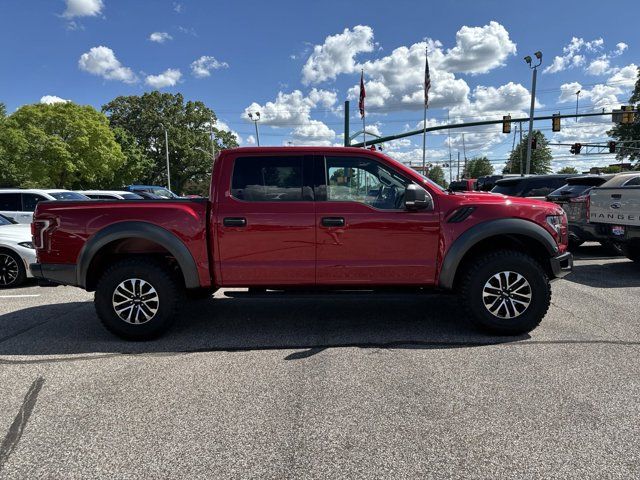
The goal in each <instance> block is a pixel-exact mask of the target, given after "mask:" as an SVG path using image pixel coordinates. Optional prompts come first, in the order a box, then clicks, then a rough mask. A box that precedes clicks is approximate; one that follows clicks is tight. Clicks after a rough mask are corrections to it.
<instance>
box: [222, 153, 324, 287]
mask: <svg viewBox="0 0 640 480" xmlns="http://www.w3.org/2000/svg"><path fill="white" fill-rule="evenodd" d="M239 155H240V156H238V157H225V158H224V160H223V161H224V162H225V163H224V164H223V166H222V171H221V177H220V180H219V186H220V188H219V189H218V194H217V198H218V205H217V212H216V216H215V235H216V238H217V245H218V252H217V258H218V261H219V271H220V277H221V278H220V279H219V281H220V284H221V285H222V286H226V287H232V286H287V285H313V284H315V260H316V246H315V236H316V232H315V207H314V201H313V187H312V180H313V175H312V169H313V157H311V156H307V157H305V156H304V155H300V154H272V155H268V154H266V155H265V154H263V155H252V156H249V155H247V156H242V155H241V154H239Z"/></svg>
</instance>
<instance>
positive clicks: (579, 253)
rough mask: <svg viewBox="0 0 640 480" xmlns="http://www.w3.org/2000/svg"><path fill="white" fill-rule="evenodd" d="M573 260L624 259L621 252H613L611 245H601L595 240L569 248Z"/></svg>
mask: <svg viewBox="0 0 640 480" xmlns="http://www.w3.org/2000/svg"><path fill="white" fill-rule="evenodd" d="M571 253H573V258H574V259H575V260H617V259H624V258H625V257H623V256H622V255H621V254H616V253H613V251H612V249H611V247H603V246H602V245H600V244H599V243H597V242H588V243H585V244H584V245H581V246H580V247H578V248H575V249H573V250H571Z"/></svg>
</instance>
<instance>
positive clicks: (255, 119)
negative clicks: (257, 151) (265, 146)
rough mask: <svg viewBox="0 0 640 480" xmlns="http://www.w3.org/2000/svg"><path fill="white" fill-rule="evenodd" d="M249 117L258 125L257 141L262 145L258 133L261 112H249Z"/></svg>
mask: <svg viewBox="0 0 640 480" xmlns="http://www.w3.org/2000/svg"><path fill="white" fill-rule="evenodd" d="M249 118H250V119H251V121H252V122H253V124H254V125H255V126H256V142H257V144H258V146H260V134H259V133H258V122H259V121H260V112H256V113H255V114H254V113H251V112H249Z"/></svg>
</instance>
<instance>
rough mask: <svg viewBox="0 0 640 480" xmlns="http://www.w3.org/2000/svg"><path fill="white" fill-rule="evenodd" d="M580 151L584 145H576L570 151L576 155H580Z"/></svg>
mask: <svg viewBox="0 0 640 480" xmlns="http://www.w3.org/2000/svg"><path fill="white" fill-rule="evenodd" d="M580 150H582V144H580V143H574V144H573V145H571V148H570V149H569V151H570V152H571V153H573V154H574V155H579V154H580Z"/></svg>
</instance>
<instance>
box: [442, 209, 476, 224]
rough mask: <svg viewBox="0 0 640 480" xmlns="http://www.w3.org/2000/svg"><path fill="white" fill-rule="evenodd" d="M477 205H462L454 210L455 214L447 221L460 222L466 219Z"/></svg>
mask: <svg viewBox="0 0 640 480" xmlns="http://www.w3.org/2000/svg"><path fill="white" fill-rule="evenodd" d="M475 209H476V207H462V208H459V209H458V210H456V211H455V212H453V215H451V216H450V217H449V219H448V220H447V223H460V222H463V221H465V220H466V219H467V218H468V217H469V215H471V214H472V213H473V211H474V210H475Z"/></svg>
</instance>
